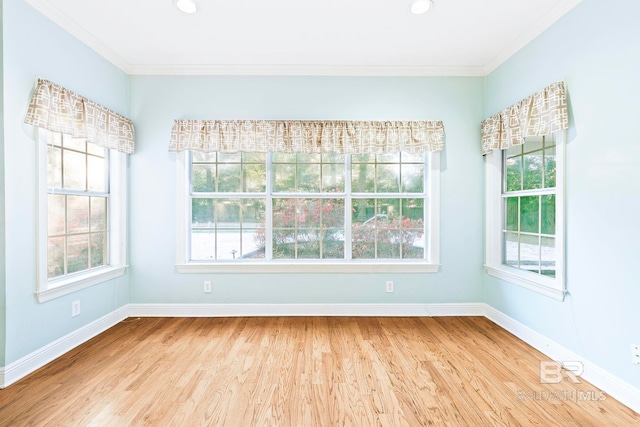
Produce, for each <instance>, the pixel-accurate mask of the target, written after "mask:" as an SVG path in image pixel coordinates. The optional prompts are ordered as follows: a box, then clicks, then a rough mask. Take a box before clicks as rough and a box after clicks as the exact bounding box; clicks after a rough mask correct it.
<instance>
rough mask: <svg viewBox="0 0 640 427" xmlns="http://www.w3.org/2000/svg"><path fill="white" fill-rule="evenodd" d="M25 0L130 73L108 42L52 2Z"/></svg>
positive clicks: (126, 64)
mask: <svg viewBox="0 0 640 427" xmlns="http://www.w3.org/2000/svg"><path fill="white" fill-rule="evenodd" d="M25 2H26V3H27V4H29V5H31V7H33V8H34V9H35V10H37V11H38V12H40V13H42V14H43V15H44V16H46V17H47V18H49V19H50V20H51V21H53V22H54V23H55V24H57V25H58V26H60V27H61V28H62V29H63V30H65V31H66V32H68V33H69V34H71V35H72V36H74V37H75V38H77V39H78V40H80V41H81V42H82V43H84V44H85V45H87V46H89V47H90V48H91V49H93V50H94V51H95V52H96V53H98V55H100V56H102V57H103V58H104V59H106V60H107V61H109V62H110V63H112V64H113V65H115V66H116V67H118V68H119V69H121V70H122V71H124V72H125V73H130V67H131V66H130V65H129V63H128V62H127V61H125V60H124V59H123V58H122V57H121V56H120V55H118V54H117V53H115V52H114V51H113V50H111V49H110V48H109V47H108V46H107V45H106V44H104V43H102V42H101V41H100V40H98V39H97V38H96V37H95V36H93V35H92V34H91V33H89V32H88V31H87V30H86V29H84V27H82V26H81V25H78V24H77V23H76V22H75V21H73V20H71V19H70V18H69V17H68V16H67V15H65V14H64V13H62V12H61V11H60V9H58V8H57V7H56V6H55V5H53V3H52V2H50V1H49V0H25Z"/></svg>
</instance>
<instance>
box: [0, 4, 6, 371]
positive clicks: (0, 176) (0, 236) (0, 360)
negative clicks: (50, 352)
mask: <svg viewBox="0 0 640 427" xmlns="http://www.w3.org/2000/svg"><path fill="white" fill-rule="evenodd" d="M3 8H4V5H3V1H2V0H0V129H4V102H3V100H4V96H3V94H4V78H3V73H4V67H3V64H4V60H3V59H4V48H3V46H4V45H3V43H2V40H3V35H4V24H3V22H2V9H3ZM0 165H2V168H1V169H0V366H4V341H5V329H6V305H7V304H6V292H5V284H6V280H5V268H4V266H5V260H4V256H5V255H4V254H5V250H4V246H5V242H4V228H5V227H4V209H5V205H4V132H2V131H0Z"/></svg>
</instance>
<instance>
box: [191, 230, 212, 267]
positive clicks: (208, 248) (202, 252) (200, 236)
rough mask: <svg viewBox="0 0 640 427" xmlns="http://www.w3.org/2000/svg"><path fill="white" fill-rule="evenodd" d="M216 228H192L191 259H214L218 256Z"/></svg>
mask: <svg viewBox="0 0 640 427" xmlns="http://www.w3.org/2000/svg"><path fill="white" fill-rule="evenodd" d="M215 238H216V235H215V230H191V259H192V260H212V259H215V258H216V252H215V250H216V240H215Z"/></svg>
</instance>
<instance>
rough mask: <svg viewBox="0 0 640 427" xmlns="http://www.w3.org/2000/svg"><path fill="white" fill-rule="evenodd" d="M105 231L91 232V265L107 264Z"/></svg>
mask: <svg viewBox="0 0 640 427" xmlns="http://www.w3.org/2000/svg"><path fill="white" fill-rule="evenodd" d="M108 253H109V251H108V250H107V233H92V234H91V267H92V268H93V267H100V266H103V265H106V264H107V254H108Z"/></svg>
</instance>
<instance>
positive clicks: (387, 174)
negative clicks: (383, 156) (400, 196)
mask: <svg viewBox="0 0 640 427" xmlns="http://www.w3.org/2000/svg"><path fill="white" fill-rule="evenodd" d="M377 166H378V167H377V171H376V172H377V177H376V183H377V187H378V189H377V191H378V192H380V193H397V192H398V191H400V165H397V164H395V165H381V164H378V165H377Z"/></svg>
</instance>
